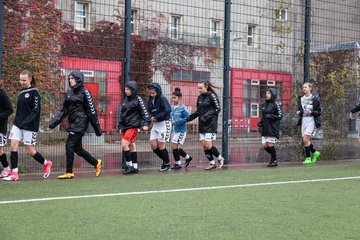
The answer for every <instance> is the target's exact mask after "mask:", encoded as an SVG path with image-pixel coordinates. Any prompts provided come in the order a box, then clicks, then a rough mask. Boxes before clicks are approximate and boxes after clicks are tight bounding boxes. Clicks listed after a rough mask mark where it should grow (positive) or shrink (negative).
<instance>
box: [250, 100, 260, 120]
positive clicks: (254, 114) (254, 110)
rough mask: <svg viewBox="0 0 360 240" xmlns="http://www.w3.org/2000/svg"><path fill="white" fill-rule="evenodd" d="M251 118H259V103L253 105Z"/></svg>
mask: <svg viewBox="0 0 360 240" xmlns="http://www.w3.org/2000/svg"><path fill="white" fill-rule="evenodd" d="M250 116H251V117H253V118H257V117H259V104H258V103H251V115H250Z"/></svg>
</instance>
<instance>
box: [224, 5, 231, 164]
mask: <svg viewBox="0 0 360 240" xmlns="http://www.w3.org/2000/svg"><path fill="white" fill-rule="evenodd" d="M230 13H231V1H230V0H226V1H225V16H224V18H225V24H224V25H225V27H224V70H223V81H224V89H223V129H222V155H223V157H224V158H225V164H228V163H229V131H228V128H229V97H230V96H229V95H230V94H229V93H230V77H229V74H230V21H231V18H230Z"/></svg>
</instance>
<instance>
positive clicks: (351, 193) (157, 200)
mask: <svg viewBox="0 0 360 240" xmlns="http://www.w3.org/2000/svg"><path fill="white" fill-rule="evenodd" d="M359 172H360V165H358V164H348V165H337V166H313V167H290V168H276V169H249V170H239V169H236V170H227V171H215V172H191V173H176V174H160V173H159V174H152V175H141V174H140V175H137V176H121V177H119V176H115V177H100V178H81V179H73V180H66V181H60V180H56V179H49V180H45V181H38V180H37V181H20V182H16V183H4V182H0V203H1V201H6V200H20V199H32V198H49V197H65V196H80V195H93V194H108V193H122V192H123V193H127V192H146V191H157V190H172V189H188V188H201V187H211V186H229V185H242V184H257V183H272V182H285V181H302V180H310V179H330V178H338V177H353V176H359V175H360V174H359ZM359 202H360V179H352V180H339V181H322V182H309V183H288V184H274V185H259V186H256V185H253V186H248V187H234V188H224V189H210V190H197V191H181V192H167V193H151V194H138V195H126V196H109V197H94V198H83V199H62V200H52V201H38V202H26V203H11V204H0V209H1V210H0V211H1V216H2V221H1V222H2V224H1V227H0V236H1V237H2V239H274V240H275V239H360V231H359V230H358V226H360V220H359V217H358V216H360V204H359Z"/></svg>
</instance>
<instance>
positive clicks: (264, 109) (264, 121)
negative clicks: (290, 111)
mask: <svg viewBox="0 0 360 240" xmlns="http://www.w3.org/2000/svg"><path fill="white" fill-rule="evenodd" d="M268 91H269V92H270V94H271V99H270V100H265V102H264V103H263V104H262V105H261V121H260V122H259V123H258V125H259V127H262V129H261V136H263V137H276V138H279V131H280V120H281V119H282V112H281V109H280V106H279V104H278V103H277V102H275V100H276V96H277V91H276V89H274V88H270V89H269V90H268Z"/></svg>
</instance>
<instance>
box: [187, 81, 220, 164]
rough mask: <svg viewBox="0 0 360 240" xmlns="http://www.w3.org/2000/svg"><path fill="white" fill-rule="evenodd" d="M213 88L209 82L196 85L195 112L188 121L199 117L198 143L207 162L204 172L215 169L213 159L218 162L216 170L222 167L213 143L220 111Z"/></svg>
mask: <svg viewBox="0 0 360 240" xmlns="http://www.w3.org/2000/svg"><path fill="white" fill-rule="evenodd" d="M214 88H215V87H214V86H213V85H212V84H211V83H210V82H209V81H201V82H199V83H198V90H199V93H200V95H199V96H198V99H197V103H196V106H197V109H196V112H193V113H192V114H190V116H189V118H188V121H192V120H194V119H195V118H197V117H199V135H200V142H201V145H202V147H203V149H204V152H205V155H206V157H207V159H208V160H209V166H208V167H206V168H205V170H212V169H216V163H215V160H214V157H213V156H215V158H216V159H217V161H218V166H217V167H218V168H219V169H221V168H222V167H223V166H224V158H223V157H222V156H221V154H220V153H219V151H218V150H217V148H216V147H215V146H213V143H212V142H213V141H215V140H216V133H217V124H218V115H219V112H220V111H221V108H220V103H219V99H218V96H217V95H216V93H215V91H214Z"/></svg>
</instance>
